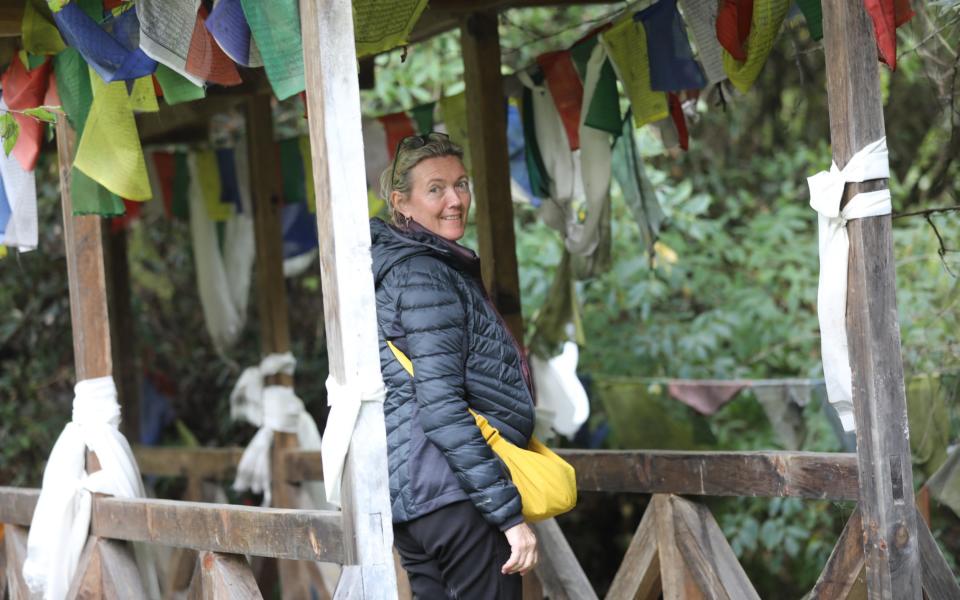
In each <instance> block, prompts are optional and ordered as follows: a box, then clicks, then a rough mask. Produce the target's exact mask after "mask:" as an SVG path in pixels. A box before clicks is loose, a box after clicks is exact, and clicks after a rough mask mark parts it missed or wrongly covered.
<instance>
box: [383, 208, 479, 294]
mask: <svg viewBox="0 0 960 600" xmlns="http://www.w3.org/2000/svg"><path fill="white" fill-rule="evenodd" d="M370 241H371V247H370V252H371V254H372V256H373V281H374V285H379V284H380V282H381V281H382V280H383V278H384V277H385V276H386V274H387V273H388V272H389V271H390V269H392V268H393V267H395V266H396V265H398V264H399V263H401V262H403V261H405V260H409V259H411V258H413V257H415V256H421V255H428V256H434V257H436V258H439V259H440V260H442V261H443V262H445V263H447V264H448V265H450V266H451V267H453V268H455V269H457V270H459V271H463V272H465V273H467V274H468V275H471V276H473V277H480V258H479V257H477V255H476V253H475V252H474V251H473V250H470V249H469V248H466V247H464V246H461V245H460V244H457V243H456V242H451V241H449V240H446V239H444V238H442V237H440V236H438V235H436V234H435V233H433V232H431V231H430V230H429V229H427V228H425V227H423V226H422V225H420V224H419V223H417V222H416V221H411V223H410V225H408V226H407V227H404V228H402V229H401V228H399V227H396V226H394V225H390V224H388V223H385V222H384V221H382V220H381V219H377V218H373V219H370Z"/></svg>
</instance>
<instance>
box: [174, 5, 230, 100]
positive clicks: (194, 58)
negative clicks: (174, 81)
mask: <svg viewBox="0 0 960 600" xmlns="http://www.w3.org/2000/svg"><path fill="white" fill-rule="evenodd" d="M206 21H207V8H206V7H205V6H203V5H201V6H200V10H199V12H198V13H197V21H196V23H194V26H193V37H191V38H190V50H189V52H188V53H187V63H186V65H185V68H186V70H187V72H188V73H190V74H191V75H195V76H196V77H199V78H200V79H203V80H204V81H209V82H211V83H217V84H219V85H225V86H227V85H239V84H241V83H243V80H242V79H240V73H239V72H238V71H237V65H235V64H234V62H233V61H232V60H231V59H230V57H229V56H227V55H226V54H225V53H224V51H223V50H222V49H221V48H220V46H218V45H217V43H216V41H215V40H214V39H213V36H212V35H211V34H210V32H209V31H207V28H206Z"/></svg>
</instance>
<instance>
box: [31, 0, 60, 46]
mask: <svg viewBox="0 0 960 600" xmlns="http://www.w3.org/2000/svg"><path fill="white" fill-rule="evenodd" d="M20 36H21V38H22V39H23V48H24V50H26V51H27V52H29V53H30V54H38V55H39V54H54V55H55V54H58V53H59V52H62V51H63V49H64V48H66V45H65V44H64V43H63V38H62V37H60V32H59V31H58V30H57V26H56V25H54V22H53V14H52V13H51V12H50V7H49V6H47V3H46V0H27V4H26V6H24V8H23V22H22V23H21V25H20Z"/></svg>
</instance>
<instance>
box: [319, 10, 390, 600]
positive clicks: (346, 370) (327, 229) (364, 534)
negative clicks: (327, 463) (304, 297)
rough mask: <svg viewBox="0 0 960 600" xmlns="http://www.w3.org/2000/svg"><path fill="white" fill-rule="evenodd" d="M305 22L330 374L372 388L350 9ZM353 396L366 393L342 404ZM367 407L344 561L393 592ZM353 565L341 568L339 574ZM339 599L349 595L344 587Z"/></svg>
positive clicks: (354, 458)
mask: <svg viewBox="0 0 960 600" xmlns="http://www.w3.org/2000/svg"><path fill="white" fill-rule="evenodd" d="M300 23H301V27H300V29H301V32H302V35H303V56H304V65H305V70H306V84H307V90H309V92H308V94H307V107H308V110H307V113H308V115H309V126H310V148H311V151H312V157H313V179H314V188H315V190H316V196H317V229H318V234H319V239H320V267H321V280H322V285H323V308H324V310H323V312H324V320H325V324H326V340H327V355H328V357H329V365H330V375H331V377H333V378H334V380H335V381H336V382H337V384H339V385H340V386H344V387H345V388H346V389H352V390H356V392H357V393H361V390H370V391H373V390H376V389H379V388H380V386H382V382H383V377H382V375H381V373H380V356H379V352H378V348H379V342H378V340H377V328H376V323H377V316H376V305H375V298H374V290H373V274H372V271H371V264H372V259H371V257H370V226H369V221H368V216H367V203H366V197H367V190H366V175H365V171H364V164H363V137H362V135H361V125H360V90H359V81H358V75H357V57H356V52H355V46H354V41H355V40H354V34H353V7H352V5H351V3H350V2H349V1H347V0H300ZM350 400H360V398H356V399H344V400H341V402H349V401H350ZM360 404H361V405H360V407H359V414H358V415H357V419H356V424H355V425H354V427H353V432H352V435H351V438H352V439H354V440H360V441H361V443H359V444H351V445H350V448H349V452H348V453H347V457H346V462H345V465H344V471H343V476H342V484H341V499H342V503H343V521H344V523H343V527H344V537H345V542H344V546H345V547H344V552H345V561H344V562H345V564H348V565H359V567H360V568H359V578H360V580H361V581H362V595H363V596H364V597H368V598H395V597H396V595H397V580H396V575H395V574H394V568H393V552H392V547H393V526H392V518H391V514H392V511H391V508H390V493H389V489H388V475H387V440H386V430H385V428H384V421H383V404H382V403H380V402H377V401H371V402H361V403H360ZM339 408H341V409H343V408H346V406H344V405H341V406H340V407H339ZM337 409H338V407H337V406H334V407H333V411H337ZM356 571H357V570H355V569H354V570H351V569H344V572H343V575H342V576H341V577H342V578H348V577H350V576H351V575H349V574H350V573H354V572H356ZM344 589H347V588H344ZM335 597H343V596H341V590H340V587H339V586H338V589H337V592H336V594H335Z"/></svg>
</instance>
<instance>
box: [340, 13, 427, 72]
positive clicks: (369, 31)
mask: <svg viewBox="0 0 960 600" xmlns="http://www.w3.org/2000/svg"><path fill="white" fill-rule="evenodd" d="M426 7H427V0H389V1H388V0H354V2H353V23H354V38H355V39H356V41H357V58H362V57H364V56H369V55H371V54H379V53H381V52H385V51H387V50H391V49H393V48H396V47H397V46H403V45H404V44H406V43H407V36H408V35H410V31H411V30H412V29H413V26H414V25H415V24H416V23H417V20H418V19H419V18H420V14H421V13H422V12H423V9H424V8H426Z"/></svg>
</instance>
